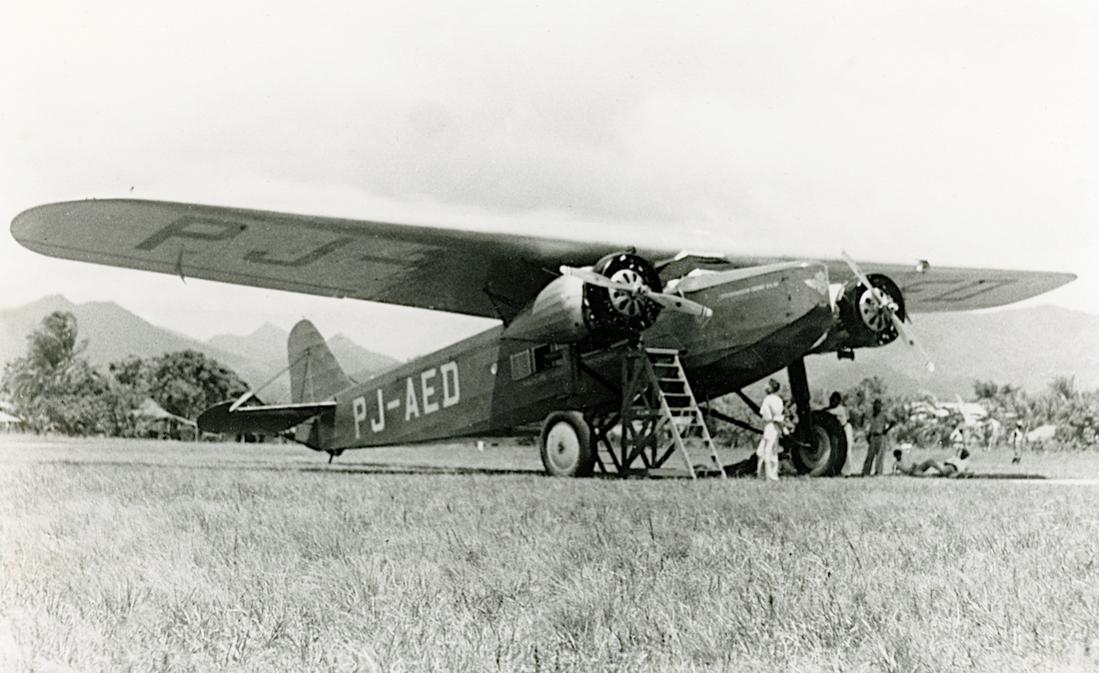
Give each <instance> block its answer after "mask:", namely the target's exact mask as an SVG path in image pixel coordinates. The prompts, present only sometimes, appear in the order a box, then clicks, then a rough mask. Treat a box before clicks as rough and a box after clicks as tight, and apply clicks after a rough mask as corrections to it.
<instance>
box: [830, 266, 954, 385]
mask: <svg viewBox="0 0 1099 673" xmlns="http://www.w3.org/2000/svg"><path fill="white" fill-rule="evenodd" d="M840 255H841V256H842V257H843V261H845V262H847V266H848V267H850V268H851V272H852V273H854V274H855V277H856V278H858V279H859V282H860V283H862V284H863V286H865V287H867V288H869V289H870V296H871V297H873V298H874V301H875V302H877V304H878V306H879V307H880V308H882V309H884V310H885V311H886V312H887V313H888V314H889V320H890V321H891V322H892V323H893V327H894V328H896V330H897V336H899V337H900V338H901V339H904V342H905V343H906V344H908V345H909V346H911V347H912V348H915V349H916V350H917V351H919V353H920V357H921V358H923V366H924V368H925V369H927V371H929V372H933V371H935V363H934V362H932V361H931V356H930V355H929V354H928V352H927V349H926V348H924V347H923V344H921V343H920V342H919V340H918V339H917V338H916V333H915V331H913V330H912V329H911V328H910V327H909V326H908V325H906V324H905V323H904V321H903V320H901V319H900V318H898V317H897V310H896V307H895V306H894V305H893V302H892V301H890V300H889V299H888V298H887V297H886V296H885V293H884V292H882V291H880V290H878V289H877V288H876V287H874V286H873V285H872V284H871V283H870V279H869V278H867V277H866V274H864V273H863V272H862V269H860V268H859V265H858V264H856V263H855V260H853V259H851V256H850V255H848V254H847V251H845V250H841V251H840ZM909 324H911V319H909Z"/></svg>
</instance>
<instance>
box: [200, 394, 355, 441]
mask: <svg viewBox="0 0 1099 673" xmlns="http://www.w3.org/2000/svg"><path fill="white" fill-rule="evenodd" d="M233 404H234V401H233V400H227V401H225V402H222V403H220V404H215V405H214V406H212V407H210V408H209V409H207V410H206V411H204V412H202V413H201V414H200V415H199V417H198V429H199V430H202V431H203V432H216V433H225V434H241V433H266V434H271V435H274V434H278V433H280V432H283V431H285V430H289V429H290V428H292V427H294V426H295V425H299V424H301V423H304V422H305V421H308V420H309V419H311V418H313V417H315V416H319V415H321V414H323V413H325V412H326V411H330V410H334V409H335V408H336V402H335V401H327V402H309V403H304V404H273V405H262V404H259V405H252V406H240V407H238V408H236V409H232V408H231V407H232V405H233Z"/></svg>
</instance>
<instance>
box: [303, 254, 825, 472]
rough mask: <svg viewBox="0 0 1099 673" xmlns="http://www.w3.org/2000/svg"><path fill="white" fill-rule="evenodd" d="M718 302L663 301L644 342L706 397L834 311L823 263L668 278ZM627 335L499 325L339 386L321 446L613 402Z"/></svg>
mask: <svg viewBox="0 0 1099 673" xmlns="http://www.w3.org/2000/svg"><path fill="white" fill-rule="evenodd" d="M670 285H671V286H672V288H671V289H673V290H674V291H676V292H679V293H682V294H683V296H686V297H688V298H690V299H692V300H694V301H697V302H700V303H702V304H704V305H706V306H708V307H710V308H711V309H712V310H713V316H712V317H711V318H710V319H709V320H708V321H706V322H705V323H701V322H699V321H698V320H697V319H695V318H693V317H691V316H686V315H683V314H678V313H673V312H671V311H664V312H663V313H661V315H660V317H659V318H658V320H657V321H656V323H655V324H654V325H653V326H652V327H651V328H649V329H648V330H647V331H646V332H645V334H644V335H643V338H644V343H645V345H646V346H652V347H660V348H674V349H676V350H678V351H679V352H680V353H681V358H682V362H683V364H684V367H685V368H686V370H687V374H688V378H689V379H690V382H691V386H692V388H693V389H694V392H695V395H696V396H697V397H698V398H699V399H711V398H714V397H718V396H720V395H724V394H726V393H729V392H731V391H734V390H737V389H739V388H742V387H743V386H745V385H747V384H749V383H751V382H753V381H756V380H758V379H760V378H762V377H764V376H766V375H768V374H770V373H772V372H774V371H776V370H778V369H781V368H782V367H784V366H785V365H786V364H787V363H789V362H791V361H793V360H795V359H797V358H799V357H801V356H802V355H804V354H805V353H806V352H808V351H809V350H810V349H811V348H812V347H813V346H814V345H815V344H816V343H818V342H819V341H820V340H821V339H823V337H824V336H825V334H826V333H827V332H828V330H829V329H830V327H831V325H832V321H833V312H832V306H831V304H830V302H829V298H828V275H827V270H826V268H825V266H824V265H823V264H819V263H815V262H790V263H782V264H775V265H769V266H762V267H754V268H751V269H733V270H726V271H711V272H702V273H697V274H693V275H688V276H686V277H683V278H680V279H678V280H676V281H673V282H671V283H670ZM624 351H625V345H624V344H623V343H619V344H611V345H607V346H604V347H601V348H589V349H585V348H584V347H583V346H581V345H580V344H578V343H562V344H558V343H534V342H531V341H524V340H518V339H513V338H508V336H507V332H506V330H505V328H504V327H503V326H496V327H493V328H491V329H488V330H486V331H484V332H482V333H480V334H477V335H475V336H473V337H470V338H468V339H465V340H463V341H460V342H458V343H455V344H452V345H450V346H447V347H446V348H443V349H440V350H438V351H436V352H434V353H431V354H428V355H425V356H422V357H420V358H417V359H416V360H414V361H411V362H408V363H405V364H402V365H400V366H398V367H396V368H394V369H391V370H388V371H386V372H384V373H382V374H379V375H377V376H374V377H373V378H371V379H370V380H368V381H366V382H364V383H361V384H358V385H355V386H353V387H351V388H349V389H347V390H345V391H343V392H341V393H339V394H338V395H337V396H336V401H337V406H336V411H335V418H334V425H333V427H332V428H331V432H330V433H325V434H326V435H327V436H326V437H325V438H324V440H325V441H324V444H325V446H322V447H318V448H325V449H336V450H339V449H347V448H355V447H367V446H381V445H387V444H399V443H411V442H420V441H429V440H434V439H440V438H444V437H454V436H477V435H481V436H487V435H494V434H505V433H508V432H510V431H511V430H512V429H513V428H515V427H517V426H521V425H527V424H531V423H537V422H539V421H541V420H542V419H543V418H545V417H546V416H547V415H548V414H549V413H551V412H553V411H558V410H567V409H583V410H586V411H587V412H589V413H599V412H600V411H612V410H613V409H614V408H615V407H616V406H617V405H618V404H620V401H619V399H618V393H617V390H616V386H617V385H618V384H619V382H620V377H621V362H622V357H623V353H624Z"/></svg>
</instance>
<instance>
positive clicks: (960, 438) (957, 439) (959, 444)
mask: <svg viewBox="0 0 1099 673" xmlns="http://www.w3.org/2000/svg"><path fill="white" fill-rule="evenodd" d="M965 444H966V441H965V425H964V424H963V423H959V424H958V426H957V427H955V428H954V432H951V433H950V448H952V449H954V454H955V455H957V454H958V453H959V452H960V451H961V450H962V449H964V448H965Z"/></svg>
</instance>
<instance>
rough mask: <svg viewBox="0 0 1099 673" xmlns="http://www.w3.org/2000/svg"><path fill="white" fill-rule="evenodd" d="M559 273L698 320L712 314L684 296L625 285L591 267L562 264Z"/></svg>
mask: <svg viewBox="0 0 1099 673" xmlns="http://www.w3.org/2000/svg"><path fill="white" fill-rule="evenodd" d="M561 273H562V275H565V276H575V277H576V278H579V279H580V280H582V281H584V282H585V283H588V284H589V285H595V286H596V287H602V288H606V289H608V290H616V291H619V292H626V293H629V294H632V295H635V296H636V295H641V296H643V297H647V298H649V299H652V300H653V301H655V302H656V303H657V304H660V305H661V306H662V307H664V308H666V309H669V310H672V311H678V312H679V313H686V314H687V315H693V316H695V317H696V318H698V319H699V320H703V321H704V320H708V319H709V318H710V317H711V316H712V315H713V314H714V312H713V310H712V309H710V307H708V306H703V305H702V304H699V303H698V302H696V301H691V300H690V299H686V298H684V297H680V296H679V295H676V294H668V293H666V292H653V291H652V290H651V289H649V287H648V286H646V285H626V284H625V283H618V282H616V281H613V280H611V279H610V278H607V277H606V276H604V275H603V274H601V273H596V272H594V271H592V270H591V269H578V268H576V267H573V266H562V267H561Z"/></svg>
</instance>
